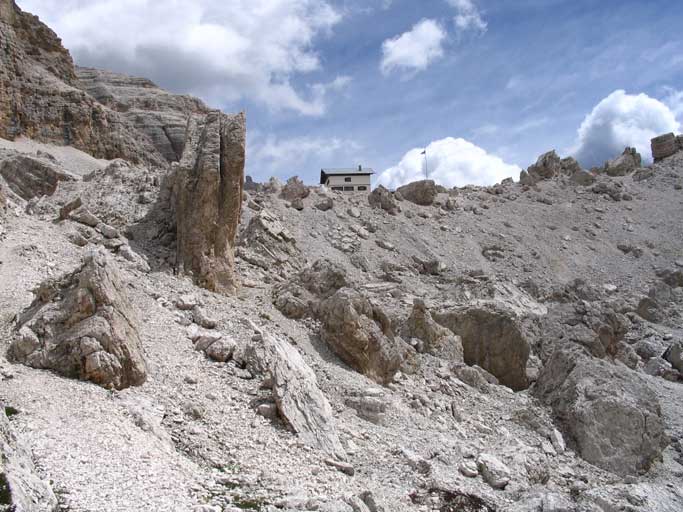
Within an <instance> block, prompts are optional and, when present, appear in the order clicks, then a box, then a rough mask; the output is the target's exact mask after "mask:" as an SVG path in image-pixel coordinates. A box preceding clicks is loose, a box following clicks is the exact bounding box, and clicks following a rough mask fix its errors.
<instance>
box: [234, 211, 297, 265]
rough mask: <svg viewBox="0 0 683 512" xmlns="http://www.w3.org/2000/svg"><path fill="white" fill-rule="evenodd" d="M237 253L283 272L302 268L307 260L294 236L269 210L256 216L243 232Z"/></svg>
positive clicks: (256, 262)
mask: <svg viewBox="0 0 683 512" xmlns="http://www.w3.org/2000/svg"><path fill="white" fill-rule="evenodd" d="M236 254H237V255H238V256H239V257H240V258H242V259H243V260H245V261H248V262H249V263H251V264H252V265H256V266H257V267H260V268H262V269H263V270H265V271H267V272H277V273H280V274H288V273H290V272H293V271H298V270H300V269H301V267H302V263H303V262H305V258H304V257H303V255H302V254H301V251H300V250H299V248H298V247H297V245H296V240H295V239H294V236H293V235H292V234H291V233H290V232H289V230H287V228H285V227H284V226H283V225H282V223H281V222H280V220H279V219H278V218H277V216H275V214H273V213H271V212H270V211H268V210H266V209H263V210H261V211H260V212H258V214H257V215H254V216H253V217H252V218H251V220H250V221H249V224H248V225H247V227H246V229H244V230H243V231H242V233H241V234H240V238H239V241H238V243H237V251H236Z"/></svg>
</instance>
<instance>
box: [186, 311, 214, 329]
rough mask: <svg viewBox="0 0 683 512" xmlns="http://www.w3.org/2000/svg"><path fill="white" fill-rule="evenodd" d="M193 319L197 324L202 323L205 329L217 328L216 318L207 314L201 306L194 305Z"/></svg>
mask: <svg viewBox="0 0 683 512" xmlns="http://www.w3.org/2000/svg"><path fill="white" fill-rule="evenodd" d="M192 319H193V320H194V322H195V323H196V324H197V325H200V326H201V327H203V328H204V329H215V327H216V324H217V323H218V322H216V320H214V319H213V318H210V317H209V316H207V314H206V313H205V312H204V310H203V309H201V308H200V307H199V306H194V307H193V308H192Z"/></svg>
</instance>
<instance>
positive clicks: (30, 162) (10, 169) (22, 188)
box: [0, 153, 76, 201]
mask: <svg viewBox="0 0 683 512" xmlns="http://www.w3.org/2000/svg"><path fill="white" fill-rule="evenodd" d="M0 177H2V178H3V179H4V181H5V183H7V186H8V188H9V189H10V190H11V191H12V192H14V193H15V194H16V195H18V196H19V197H21V198H22V199H24V200H26V201H28V200H29V199H32V198H34V197H41V196H51V195H52V194H54V193H55V190H56V189H57V185H58V184H59V182H60V181H75V179H76V178H75V177H74V176H72V175H71V174H69V173H67V172H65V171H63V170H61V169H60V168H59V167H57V166H56V165H55V164H53V163H51V162H48V161H44V160H42V159H39V158H36V157H34V156H31V155H24V154H19V153H17V154H13V155H12V156H9V157H7V158H2V159H0Z"/></svg>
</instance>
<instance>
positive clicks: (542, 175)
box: [519, 150, 586, 185]
mask: <svg viewBox="0 0 683 512" xmlns="http://www.w3.org/2000/svg"><path fill="white" fill-rule="evenodd" d="M582 172H584V171H583V170H582V169H581V166H580V165H579V163H578V162H577V161H576V160H575V159H574V158H571V157H567V158H562V159H560V157H559V156H558V155H557V153H556V152H555V150H553V151H548V152H547V153H544V154H542V155H541V156H539V157H538V160H537V161H536V163H535V164H533V165H531V166H530V167H529V168H528V169H527V170H526V171H522V172H521V173H520V176H519V182H520V183H521V184H522V185H534V184H536V183H538V182H539V181H543V180H549V179H552V178H556V177H558V176H569V177H572V179H573V181H574V182H583V181H585V180H586V178H585V176H584V175H583V174H582ZM580 184H583V183H580Z"/></svg>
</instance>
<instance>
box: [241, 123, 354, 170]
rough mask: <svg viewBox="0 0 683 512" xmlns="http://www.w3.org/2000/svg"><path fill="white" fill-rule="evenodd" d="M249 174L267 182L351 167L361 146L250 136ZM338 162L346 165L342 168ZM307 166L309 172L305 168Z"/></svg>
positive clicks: (314, 139)
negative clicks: (269, 179)
mask: <svg viewBox="0 0 683 512" xmlns="http://www.w3.org/2000/svg"><path fill="white" fill-rule="evenodd" d="M248 145H249V159H248V162H247V165H248V167H249V169H248V172H247V173H248V174H250V173H251V174H252V175H253V176H259V177H261V178H264V179H265V178H266V177H268V176H270V175H285V174H286V175H287V176H294V175H295V174H299V175H300V176H301V175H304V174H310V172H311V171H312V172H314V173H315V171H317V170H320V168H323V167H341V166H347V167H350V166H352V165H355V163H356V162H359V161H360V160H359V155H358V153H359V152H360V151H361V150H362V146H361V145H360V144H358V143H357V142H355V141H353V140H350V139H343V138H337V137H308V136H303V137H291V138H282V137H277V136H273V135H268V136H265V137H262V136H261V134H260V133H259V132H252V134H251V135H250V136H249V143H248ZM339 162H345V163H344V164H343V165H342V164H340V163H339ZM309 163H310V168H305V166H306V165H308V164H309Z"/></svg>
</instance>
